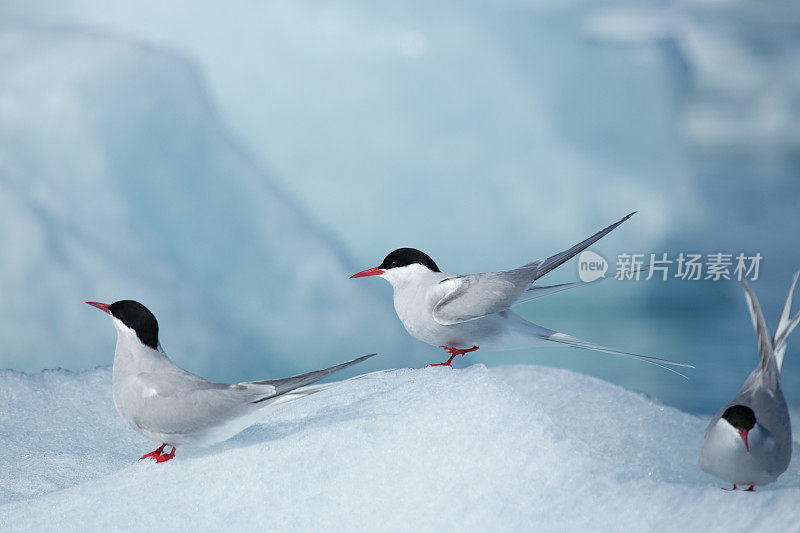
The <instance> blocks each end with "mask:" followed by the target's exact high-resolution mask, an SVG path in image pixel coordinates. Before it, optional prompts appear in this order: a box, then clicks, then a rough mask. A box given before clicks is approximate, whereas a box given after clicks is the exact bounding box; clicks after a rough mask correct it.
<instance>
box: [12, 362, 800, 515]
mask: <svg viewBox="0 0 800 533" xmlns="http://www.w3.org/2000/svg"><path fill="white" fill-rule="evenodd" d="M0 382H1V383H2V385H3V386H2V388H0V390H1V391H2V393H0V413H2V414H3V417H4V419H3V428H4V431H3V433H2V434H0V450H1V451H0V454H2V455H0V464H1V465H2V467H3V471H4V472H10V474H9V475H6V476H4V478H3V479H0V484H1V485H0V491H1V492H0V502H2V503H3V505H2V506H0V529H3V530H4V531H5V530H10V531H29V530H43V529H48V528H51V527H52V525H53V524H55V523H58V524H59V525H60V528H61V529H63V530H66V531H72V530H79V529H80V530H82V531H87V530H88V531H101V530H102V531H105V530H109V529H112V530H114V529H125V530H153V529H155V530H164V529H168V530H188V529H190V528H200V529H202V530H213V529H221V528H225V529H228V530H230V529H234V528H245V529H247V530H252V529H254V528H255V527H259V528H264V529H270V530H290V531H309V530H348V531H374V530H377V529H380V530H384V531H398V530H404V531H413V530H426V531H430V530H453V529H458V530H468V531H487V530H519V531H523V530H530V529H531V527H532V526H533V525H535V528H536V529H537V530H546V531H564V530H586V531H588V530H592V531H598V530H613V531H619V530H625V529H631V530H636V531H641V530H675V531H679V530H686V529H688V528H691V529H692V530H697V529H700V530H708V531H730V530H732V529H735V530H747V531H789V530H792V529H793V528H796V526H797V524H798V523H800V508H798V507H797V505H796V502H797V501H798V498H800V469H799V468H798V463H797V461H796V460H795V461H794V462H793V463H792V465H791V466H790V468H789V470H788V471H787V472H786V473H785V474H784V475H783V476H782V477H781V478H780V479H779V481H778V483H776V484H775V485H771V486H768V487H765V488H761V489H759V491H758V492H756V493H754V494H750V493H743V492H736V493H731V492H724V491H722V490H720V489H719V486H720V484H719V483H718V482H717V481H716V480H714V479H712V478H710V477H708V476H706V475H705V474H703V473H702V472H700V471H699V469H698V468H697V458H698V453H699V449H700V445H701V442H702V436H703V430H704V427H705V423H706V421H705V420H703V419H701V418H698V417H695V416H691V415H688V414H685V413H682V412H680V411H677V410H675V409H673V408H669V407H665V406H663V405H660V404H658V403H655V402H653V401H652V400H650V399H648V398H647V397H645V396H643V395H640V394H637V393H634V392H631V391H628V390H625V389H622V388H619V387H617V386H614V385H610V384H608V383H606V382H604V381H601V380H598V379H595V378H590V377H587V376H584V375H580V374H575V373H572V372H569V371H566V370H558V369H551V368H544V367H537V366H507V367H496V368H486V367H484V366H482V365H474V366H471V367H469V368H467V369H465V370H457V371H453V370H449V369H432V368H429V369H422V370H410V369H402V370H396V371H390V372H387V373H384V374H378V375H373V376H370V377H367V378H364V379H361V380H355V381H349V382H345V383H343V384H341V386H339V387H336V388H334V389H332V390H329V391H326V392H323V393H320V394H318V395H315V396H312V397H309V398H306V399H304V400H302V401H298V402H293V403H291V404H288V405H286V406H284V407H283V408H281V409H279V410H276V411H274V412H272V413H270V414H268V415H267V416H266V417H265V420H264V423H263V424H260V425H257V426H253V427H251V428H249V429H248V430H246V431H245V432H243V433H241V434H240V435H238V436H237V437H235V438H233V439H231V440H230V441H228V442H226V443H223V444H220V445H217V446H214V447H210V448H204V449H203V448H180V449H178V452H177V456H176V459H175V460H173V461H171V462H169V463H166V464H162V465H156V464H155V463H153V462H137V461H136V460H135V459H136V458H137V457H138V456H139V455H141V454H142V453H144V452H146V451H150V450H151V449H152V448H154V447H155V446H154V445H153V443H149V442H147V441H145V440H144V439H143V438H140V437H138V436H137V435H136V434H134V433H133V432H132V431H130V430H129V429H127V428H126V427H124V425H123V423H122V422H121V421H120V420H119V418H118V417H117V415H116V413H115V412H114V408H113V405H112V402H111V394H110V392H111V391H110V371H109V369H107V368H103V369H98V370H94V371H90V372H86V373H82V374H72V373H67V372H63V371H51V372H44V373H41V374H37V375H33V376H28V375H23V374H19V373H15V372H4V373H2V374H0ZM797 452H798V450H797V449H796V450H795V457H797ZM743 505H746V506H747V512H742V510H741V508H742V506H743Z"/></svg>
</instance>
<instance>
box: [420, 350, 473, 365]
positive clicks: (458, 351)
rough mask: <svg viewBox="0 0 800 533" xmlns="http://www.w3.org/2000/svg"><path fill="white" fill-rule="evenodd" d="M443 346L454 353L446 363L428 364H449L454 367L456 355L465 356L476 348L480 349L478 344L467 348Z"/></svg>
mask: <svg viewBox="0 0 800 533" xmlns="http://www.w3.org/2000/svg"><path fill="white" fill-rule="evenodd" d="M442 348H444V349H445V350H447V351H448V352H450V353H451V354H452V355H451V356H450V359H448V360H447V361H445V362H444V363H435V364H430V365H428V366H449V367H450V368H453V364H452V363H453V359H454V358H455V356H457V355H460V356H462V357H463V356H464V354H466V353H469V352H474V351H475V350H477V349H478V347H477V346H473V347H472V348H469V349H467V350H461V349H459V348H451V347H450V346H442Z"/></svg>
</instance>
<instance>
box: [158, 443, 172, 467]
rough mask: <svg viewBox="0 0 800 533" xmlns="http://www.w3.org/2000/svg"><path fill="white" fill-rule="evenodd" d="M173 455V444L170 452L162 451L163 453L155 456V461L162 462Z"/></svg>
mask: <svg viewBox="0 0 800 533" xmlns="http://www.w3.org/2000/svg"><path fill="white" fill-rule="evenodd" d="M173 457H175V446H173V447H172V451H171V452H169V453H164V454H161V455H159V456H158V457H156V462H157V463H164V462H167V461H169V460H170V459H172V458H173Z"/></svg>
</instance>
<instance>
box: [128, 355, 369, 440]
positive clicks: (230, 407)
mask: <svg viewBox="0 0 800 533" xmlns="http://www.w3.org/2000/svg"><path fill="white" fill-rule="evenodd" d="M373 355H375V354H370V355H366V356H363V357H359V358H357V359H353V360H352V361H347V362H346V363H342V364H339V365H336V366H332V367H330V368H326V369H323V370H317V371H315V372H308V373H307V374H302V375H299V376H292V377H289V378H284V379H275V380H264V381H252V382H245V383H238V384H236V385H226V384H223V383H214V382H211V381H207V380H205V379H203V378H201V377H199V376H195V375H194V374H190V373H188V372H185V371H183V370H181V369H179V368H178V367H175V370H174V372H173V371H167V372H159V373H140V374H139V375H138V376H136V382H137V386H136V390H137V391H138V396H139V398H137V403H138V409H136V413H135V414H134V415H133V416H132V420H131V422H130V423H131V424H133V425H136V426H138V427H139V428H140V429H143V430H146V431H150V432H157V433H162V434H172V435H191V434H196V433H198V432H203V431H207V430H208V429H209V428H214V427H219V426H224V425H225V424H227V423H228V422H230V421H231V420H233V419H235V418H238V417H241V416H244V415H247V414H250V413H253V412H254V411H255V410H257V409H258V408H259V407H261V406H262V405H261V404H260V403H259V402H261V401H263V400H268V399H272V398H276V397H279V396H283V395H285V394H287V393H290V392H291V391H293V390H295V389H297V388H298V387H302V386H304V385H308V384H311V383H314V382H315V381H319V380H321V379H323V378H325V377H327V376H329V375H331V374H333V373H334V372H338V371H339V370H342V369H344V368H347V367H349V366H352V365H355V364H357V363H360V362H361V361H364V360H365V359H368V358H370V357H372V356H373ZM320 390H321V389H320ZM310 392H316V390H315V391H310ZM310 392H309V393H310Z"/></svg>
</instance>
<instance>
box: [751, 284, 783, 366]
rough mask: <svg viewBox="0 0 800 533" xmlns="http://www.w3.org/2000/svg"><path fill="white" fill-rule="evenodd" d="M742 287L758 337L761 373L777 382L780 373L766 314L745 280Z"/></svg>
mask: <svg viewBox="0 0 800 533" xmlns="http://www.w3.org/2000/svg"><path fill="white" fill-rule="evenodd" d="M742 285H744V297H745V299H746V300H747V308H748V309H749V310H750V318H751V319H752V321H753V327H754V328H755V330H756V335H757V336H758V351H759V353H760V354H761V364H760V365H759V371H760V372H762V373H764V374H771V375H772V376H771V377H773V378H774V379H775V380H777V379H778V375H779V374H780V371H779V370H778V366H777V362H776V360H775V351H774V349H773V346H772V336H771V335H770V334H769V329H768V328H767V322H766V320H764V313H763V312H762V311H761V305H760V304H759V303H758V298H757V297H756V293H755V292H753V289H751V288H750V285H749V284H748V283H747V281H746V280H745V279H742Z"/></svg>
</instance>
